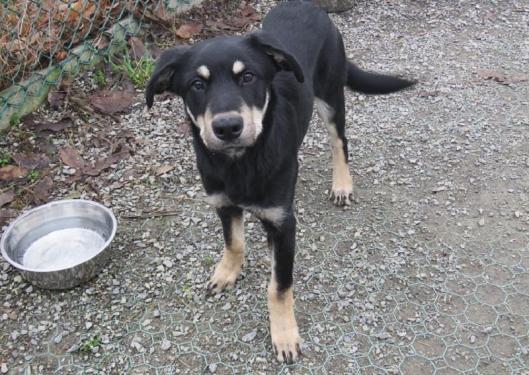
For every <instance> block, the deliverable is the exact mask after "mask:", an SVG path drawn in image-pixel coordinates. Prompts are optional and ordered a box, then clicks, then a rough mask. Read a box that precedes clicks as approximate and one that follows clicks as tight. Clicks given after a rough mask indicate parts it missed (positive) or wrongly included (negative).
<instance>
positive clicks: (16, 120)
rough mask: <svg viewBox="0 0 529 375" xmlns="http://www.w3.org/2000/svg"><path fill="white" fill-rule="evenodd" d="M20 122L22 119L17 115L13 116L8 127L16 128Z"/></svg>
mask: <svg viewBox="0 0 529 375" xmlns="http://www.w3.org/2000/svg"><path fill="white" fill-rule="evenodd" d="M21 122H22V119H21V118H20V116H19V115H17V114H15V115H13V116H11V119H9V125H11V126H18V125H20V123H21Z"/></svg>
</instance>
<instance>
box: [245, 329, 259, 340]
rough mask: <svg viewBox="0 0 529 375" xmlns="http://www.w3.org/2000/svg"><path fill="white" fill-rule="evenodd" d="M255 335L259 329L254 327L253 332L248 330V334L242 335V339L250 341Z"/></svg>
mask: <svg viewBox="0 0 529 375" xmlns="http://www.w3.org/2000/svg"><path fill="white" fill-rule="evenodd" d="M255 336H257V329H254V330H252V331H251V332H248V333H247V334H246V335H244V336H243V337H242V341H244V342H250V341H252V340H253V339H254V338H255Z"/></svg>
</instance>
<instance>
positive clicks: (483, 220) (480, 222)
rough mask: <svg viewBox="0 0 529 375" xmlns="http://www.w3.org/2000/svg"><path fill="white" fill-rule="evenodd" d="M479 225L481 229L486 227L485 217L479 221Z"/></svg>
mask: <svg viewBox="0 0 529 375" xmlns="http://www.w3.org/2000/svg"><path fill="white" fill-rule="evenodd" d="M478 225H479V226H480V227H482V226H484V225H485V218H484V217H482V218H481V219H479V221H478Z"/></svg>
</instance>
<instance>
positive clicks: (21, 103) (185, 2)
mask: <svg viewBox="0 0 529 375" xmlns="http://www.w3.org/2000/svg"><path fill="white" fill-rule="evenodd" d="M199 2H200V0H152V1H139V0H135V1H132V0H129V1H127V0H101V1H96V0H60V1H54V0H2V1H0V66H1V69H0V131H1V130H4V129H6V128H7V127H8V126H9V125H10V124H11V125H12V124H16V123H17V122H18V121H19V120H20V117H22V116H24V115H26V114H28V113H30V112H31V111H32V110H33V109H35V108H36V107H37V106H38V105H39V104H40V103H41V102H42V100H43V99H44V98H45V97H46V95H47V93H48V90H49V88H50V87H55V86H57V85H58V84H59V83H60V82H61V80H62V79H63V78H65V77H66V76H74V75H76V74H77V73H78V72H79V71H80V70H83V69H86V68H89V67H90V66H93V65H94V64H97V63H98V62H100V61H101V59H102V58H104V57H105V56H108V55H109V54H112V53H114V52H116V51H118V50H120V49H121V48H122V47H123V46H124V45H125V43H126V40H127V38H128V37H129V36H131V35H134V34H136V33H138V31H139V30H140V29H141V27H142V24H143V23H144V22H146V21H149V20H156V21H162V22H170V20H171V18H174V16H175V15H176V14H179V13H182V12H183V11H185V10H187V9H189V8H190V7H191V6H193V5H195V4H197V3H199Z"/></svg>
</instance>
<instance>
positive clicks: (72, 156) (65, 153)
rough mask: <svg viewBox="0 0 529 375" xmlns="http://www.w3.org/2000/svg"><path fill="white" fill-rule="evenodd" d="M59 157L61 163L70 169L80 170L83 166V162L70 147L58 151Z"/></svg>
mask: <svg viewBox="0 0 529 375" xmlns="http://www.w3.org/2000/svg"><path fill="white" fill-rule="evenodd" d="M59 157H60V158H61V160H62V162H63V163H64V164H66V165H68V166H70V167H72V168H75V169H78V170H82V169H83V168H84V166H85V162H84V160H83V159H82V158H81V156H80V155H79V153H78V152H77V150H76V149H75V148H73V147H72V146H66V147H63V148H62V149H60V150H59Z"/></svg>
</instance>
